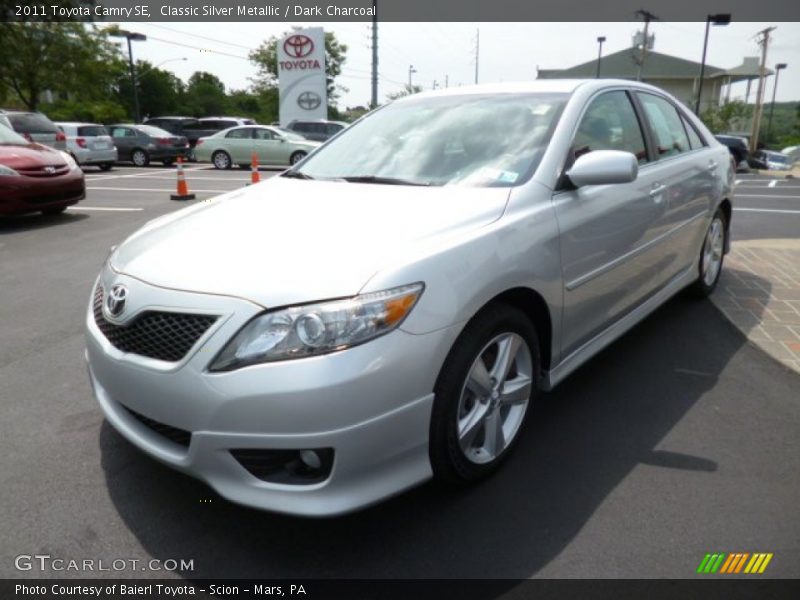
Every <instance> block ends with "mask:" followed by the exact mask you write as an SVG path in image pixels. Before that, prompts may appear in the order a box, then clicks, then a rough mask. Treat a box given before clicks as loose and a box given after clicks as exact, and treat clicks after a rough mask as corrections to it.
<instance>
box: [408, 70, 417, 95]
mask: <svg viewBox="0 0 800 600" xmlns="http://www.w3.org/2000/svg"><path fill="white" fill-rule="evenodd" d="M416 72H417V70H416V69H415V68H414V65H408V91H409V93H411V88H412V85H411V76H412V75H413V74H414V73H416Z"/></svg>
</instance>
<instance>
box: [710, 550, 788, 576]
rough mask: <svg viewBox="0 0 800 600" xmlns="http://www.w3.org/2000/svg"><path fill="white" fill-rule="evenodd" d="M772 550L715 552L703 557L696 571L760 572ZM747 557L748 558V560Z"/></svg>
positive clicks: (726, 572)
mask: <svg viewBox="0 0 800 600" xmlns="http://www.w3.org/2000/svg"><path fill="white" fill-rule="evenodd" d="M772 556H773V554H772V552H753V553H750V552H716V553H713V554H712V553H710V552H709V553H708V554H706V555H705V556H704V557H703V560H702V562H701V563H700V566H698V567H697V572H698V573H703V574H706V573H709V574H714V573H724V574H736V573H745V574H748V575H749V574H759V575H760V574H761V573H763V572H764V571H765V570H766V569H767V565H768V564H769V562H770V561H771V560H772ZM748 559H749V560H748Z"/></svg>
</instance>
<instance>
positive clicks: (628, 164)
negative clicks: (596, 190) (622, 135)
mask: <svg viewBox="0 0 800 600" xmlns="http://www.w3.org/2000/svg"><path fill="white" fill-rule="evenodd" d="M638 174H639V163H638V161H637V160H636V157H635V156H634V155H633V154H631V153H630V152H622V151H621V150H595V151H594V152H589V153H588V154H584V155H582V156H580V157H578V159H577V160H576V161H575V164H573V165H572V168H571V169H570V170H569V171H567V177H569V180H570V181H571V182H572V184H573V185H574V186H575V187H582V186H584V185H606V184H610V183H630V182H631V181H634V180H635V179H636V176H637V175H638Z"/></svg>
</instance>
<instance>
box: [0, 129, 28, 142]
mask: <svg viewBox="0 0 800 600" xmlns="http://www.w3.org/2000/svg"><path fill="white" fill-rule="evenodd" d="M28 143H29V142H28V140H26V139H25V138H24V137H22V136H21V135H20V134H18V133H17V132H16V131H13V130H11V129H9V128H8V127H6V126H5V125H0V144H2V145H7V144H22V145H25V144H28Z"/></svg>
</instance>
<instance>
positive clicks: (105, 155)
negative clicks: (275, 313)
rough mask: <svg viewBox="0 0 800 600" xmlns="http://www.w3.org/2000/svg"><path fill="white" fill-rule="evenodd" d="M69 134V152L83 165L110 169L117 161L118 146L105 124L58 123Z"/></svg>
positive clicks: (104, 169)
mask: <svg viewBox="0 0 800 600" xmlns="http://www.w3.org/2000/svg"><path fill="white" fill-rule="evenodd" d="M56 125H57V126H58V127H59V128H60V129H61V131H63V132H64V134H65V135H66V136H67V152H69V153H70V154H71V155H72V157H73V158H74V159H75V162H77V163H78V164H79V165H81V166H86V165H95V166H98V167H100V168H101V169H102V170H103V171H108V170H109V169H110V168H111V167H113V166H114V163H115V162H117V148H116V147H115V146H114V141H113V140H112V139H111V136H110V135H109V134H108V130H107V129H106V128H105V127H104V126H103V125H98V124H97V123H56Z"/></svg>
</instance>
